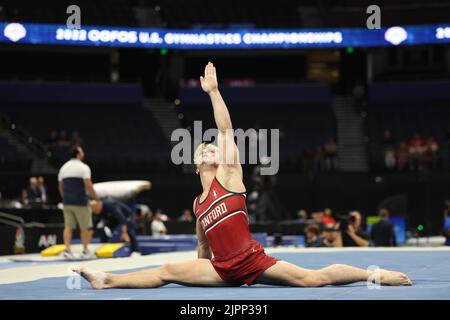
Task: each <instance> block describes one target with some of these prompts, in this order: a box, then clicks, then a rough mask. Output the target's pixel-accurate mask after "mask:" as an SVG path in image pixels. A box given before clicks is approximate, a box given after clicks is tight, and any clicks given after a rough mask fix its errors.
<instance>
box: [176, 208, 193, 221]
mask: <svg viewBox="0 0 450 320" xmlns="http://www.w3.org/2000/svg"><path fill="white" fill-rule="evenodd" d="M178 221H180V222H194V218H193V217H192V211H191V210H189V209H184V210H183V212H182V213H181V216H180V217H179V218H178Z"/></svg>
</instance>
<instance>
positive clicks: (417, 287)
mask: <svg viewBox="0 0 450 320" xmlns="http://www.w3.org/2000/svg"><path fill="white" fill-rule="evenodd" d="M273 256H274V257H276V258H279V259H283V260H286V261H289V262H291V263H294V264H297V265H299V266H302V267H305V268H312V269H318V268H322V267H325V266H327V265H329V264H333V263H345V264H351V265H354V266H357V267H361V268H367V267H369V266H370V265H377V266H379V267H381V268H385V269H391V270H397V271H401V272H404V273H406V274H407V275H409V276H410V278H411V279H412V281H413V286H411V287H388V286H382V287H380V288H379V289H372V290H371V289H369V288H368V287H367V285H366V283H365V282H359V283H354V284H350V285H345V286H327V287H322V288H290V287H288V288H287V287H272V286H264V285H255V286H251V287H248V286H242V287H240V288H196V287H184V286H179V285H168V286H165V287H162V288H157V289H109V290H93V289H91V288H90V287H89V285H88V283H87V282H86V281H84V280H82V286H81V289H74V290H70V289H67V288H66V280H67V278H66V277H61V278H47V279H41V280H37V281H31V282H24V283H15V284H7V285H0V299H33V300H41V299H44V300H48V299H51V300H61V299H62V300H80V299H81V300H105V299H106V300H147V299H150V300H158V299H162V300H240V299H245V300H317V299H325V300H360V299H363V300H372V299H375V300H391V299H392V300H410V299H420V300H422V299H424V300H427V299H433V300H435V299H438V300H441V299H445V300H449V299H450V251H442V252H440V251H429V252H422V251H421V252H410V251H396V252H393V251H386V252H384V251H382V252H379V251H373V252H367V251H365V252H314V253H313V252H311V253H278V254H273ZM128 271H131V270H123V271H121V273H122V272H128Z"/></svg>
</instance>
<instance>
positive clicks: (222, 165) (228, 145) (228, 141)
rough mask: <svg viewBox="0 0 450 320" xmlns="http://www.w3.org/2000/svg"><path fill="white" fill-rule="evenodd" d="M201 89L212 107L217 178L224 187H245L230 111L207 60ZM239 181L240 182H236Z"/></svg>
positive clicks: (211, 65) (213, 70) (214, 71)
mask: <svg viewBox="0 0 450 320" xmlns="http://www.w3.org/2000/svg"><path fill="white" fill-rule="evenodd" d="M200 83H201V85H202V89H203V91H205V92H206V93H208V94H209V97H210V99H211V103H212V106H213V109H214V119H215V121H216V125H217V129H218V136H217V144H218V147H219V167H218V170H217V176H218V179H219V180H220V181H221V182H222V183H224V184H225V187H230V188H231V189H236V188H237V189H239V192H241V191H243V190H242V189H245V187H244V185H243V183H242V167H241V164H240V162H239V150H238V148H237V146H236V143H235V142H234V132H233V125H232V123H231V117H230V113H229V112H228V108H227V106H226V104H225V101H224V100H223V98H222V96H221V94H220V92H219V88H218V84H217V75H216V68H215V67H214V65H213V64H212V63H211V62H209V63H208V64H207V65H206V67H205V74H204V76H202V77H200ZM237 180H239V181H240V183H238V182H237Z"/></svg>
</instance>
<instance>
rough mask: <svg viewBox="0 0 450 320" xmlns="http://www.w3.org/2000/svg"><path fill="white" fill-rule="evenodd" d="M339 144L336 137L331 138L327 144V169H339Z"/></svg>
mask: <svg viewBox="0 0 450 320" xmlns="http://www.w3.org/2000/svg"><path fill="white" fill-rule="evenodd" d="M337 167H338V165H337V145H336V142H335V141H334V138H330V139H329V140H328V142H327V143H326V144H325V170H326V171H336V170H337Z"/></svg>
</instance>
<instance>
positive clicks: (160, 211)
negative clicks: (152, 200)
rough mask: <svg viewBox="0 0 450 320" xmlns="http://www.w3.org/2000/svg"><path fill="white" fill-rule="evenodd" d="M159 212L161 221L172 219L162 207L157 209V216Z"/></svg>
mask: <svg viewBox="0 0 450 320" xmlns="http://www.w3.org/2000/svg"><path fill="white" fill-rule="evenodd" d="M158 214H159V216H160V218H161V221H163V222H166V221H170V218H169V216H168V215H166V214H165V213H164V212H163V210H162V209H161V208H158V209H156V213H155V216H156V215H158Z"/></svg>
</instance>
